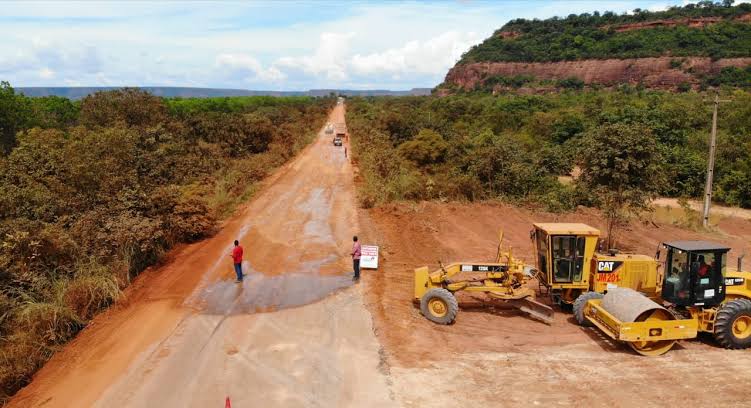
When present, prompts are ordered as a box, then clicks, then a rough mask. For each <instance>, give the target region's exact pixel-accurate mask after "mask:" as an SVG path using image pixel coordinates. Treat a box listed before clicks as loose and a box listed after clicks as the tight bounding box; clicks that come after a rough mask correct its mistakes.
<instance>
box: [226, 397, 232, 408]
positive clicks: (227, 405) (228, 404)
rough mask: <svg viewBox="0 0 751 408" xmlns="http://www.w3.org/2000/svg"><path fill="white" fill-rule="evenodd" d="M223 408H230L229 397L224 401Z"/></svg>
mask: <svg viewBox="0 0 751 408" xmlns="http://www.w3.org/2000/svg"><path fill="white" fill-rule="evenodd" d="M224 408H232V403H231V402H229V397H227V400H226V401H224Z"/></svg>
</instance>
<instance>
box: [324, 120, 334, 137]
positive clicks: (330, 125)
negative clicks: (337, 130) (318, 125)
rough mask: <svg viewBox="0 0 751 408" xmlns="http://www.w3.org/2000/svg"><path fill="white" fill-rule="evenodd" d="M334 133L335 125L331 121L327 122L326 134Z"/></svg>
mask: <svg viewBox="0 0 751 408" xmlns="http://www.w3.org/2000/svg"><path fill="white" fill-rule="evenodd" d="M333 133H334V125H332V124H331V123H327V124H326V134H327V135H330V134H333Z"/></svg>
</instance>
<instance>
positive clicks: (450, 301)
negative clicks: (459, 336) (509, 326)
mask: <svg viewBox="0 0 751 408" xmlns="http://www.w3.org/2000/svg"><path fill="white" fill-rule="evenodd" d="M502 242H503V233H501V235H500V240H499V243H498V250H497V252H496V259H495V262H487V263H486V262H457V263H452V264H449V265H446V266H444V265H442V264H441V266H440V268H439V269H438V270H436V271H434V272H432V273H431V272H430V270H429V268H428V267H427V266H425V267H421V268H417V269H415V292H414V300H415V301H417V302H419V304H420V311H421V312H422V314H423V315H424V316H425V317H426V318H427V319H428V320H430V321H433V322H435V323H439V324H451V323H453V322H454V320H455V319H456V315H457V313H458V311H459V304H458V302H457V300H456V296H455V293H457V292H460V291H463V292H473V293H484V294H485V295H487V296H488V297H489V298H491V299H496V300H501V301H503V302H505V303H507V304H509V305H510V306H512V307H514V308H516V309H519V310H521V311H522V312H524V313H527V314H528V315H530V316H531V317H533V318H536V319H538V320H541V321H542V322H544V323H547V324H551V323H552V322H553V309H552V308H551V307H550V306H547V305H545V304H542V303H540V302H538V301H536V300H535V290H534V289H532V288H530V287H528V286H527V281H528V279H530V278H532V277H534V269H533V268H532V267H529V266H526V265H525V264H524V262H522V261H521V260H519V259H515V258H514V257H513V256H512V254H511V250H510V249H508V250H506V251H503V250H502V248H501V243H502Z"/></svg>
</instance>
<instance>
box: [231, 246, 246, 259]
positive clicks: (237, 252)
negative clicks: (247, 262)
mask: <svg viewBox="0 0 751 408" xmlns="http://www.w3.org/2000/svg"><path fill="white" fill-rule="evenodd" d="M232 260H233V261H235V263H236V264H239V263H243V247H241V246H240V245H238V246H236V247H235V248H234V249H233V250H232Z"/></svg>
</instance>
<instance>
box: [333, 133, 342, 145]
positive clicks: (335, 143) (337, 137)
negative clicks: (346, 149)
mask: <svg viewBox="0 0 751 408" xmlns="http://www.w3.org/2000/svg"><path fill="white" fill-rule="evenodd" d="M341 145H342V138H341V137H339V135H336V136H335V137H334V146H341Z"/></svg>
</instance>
